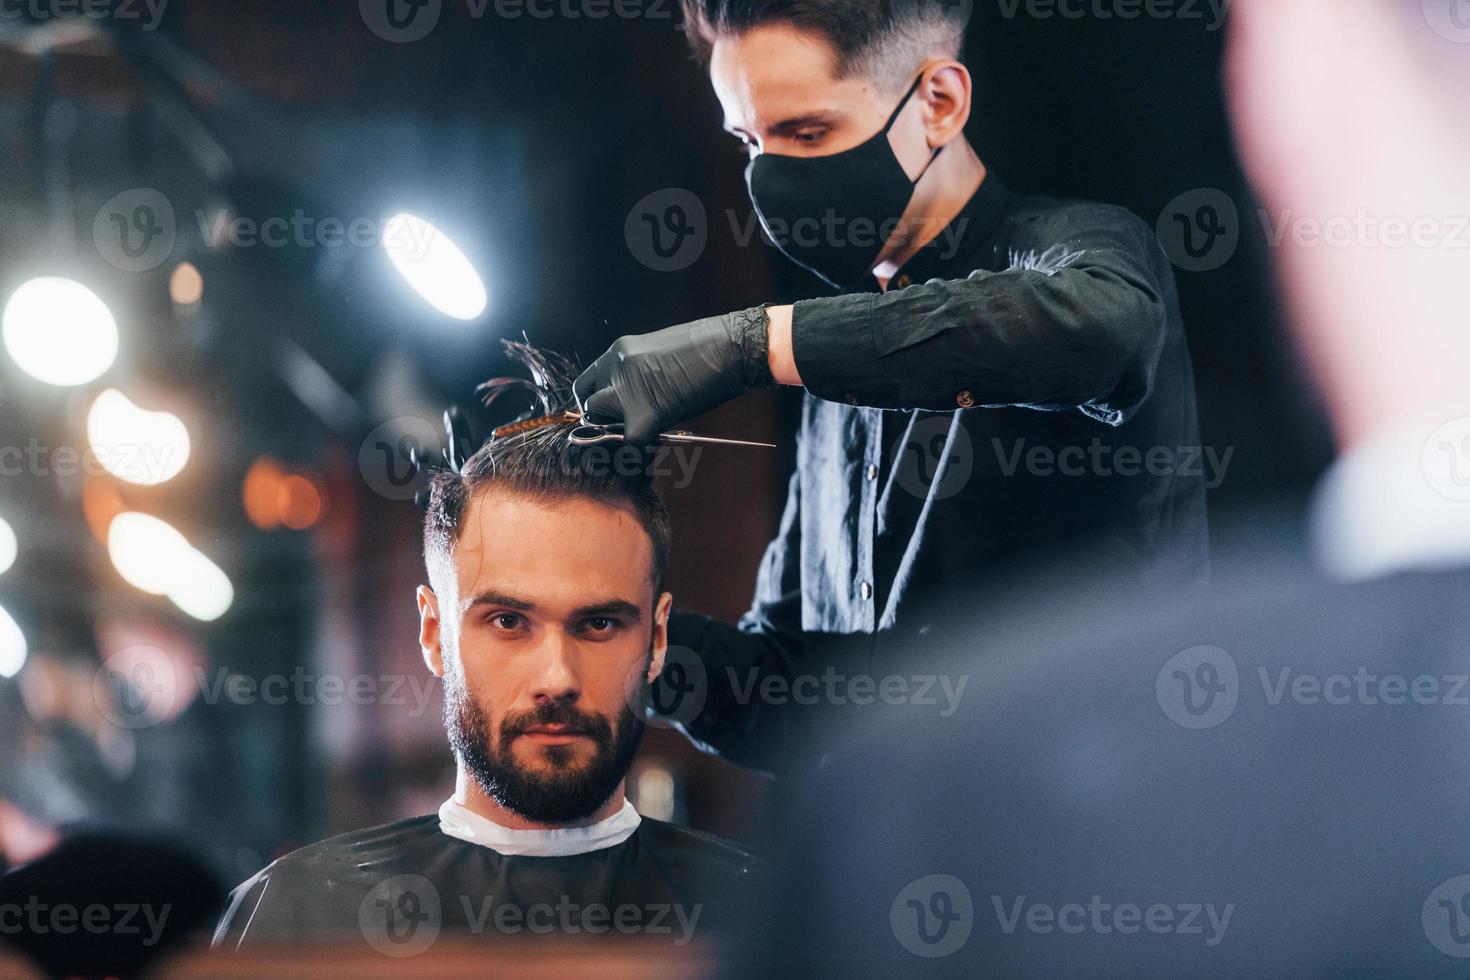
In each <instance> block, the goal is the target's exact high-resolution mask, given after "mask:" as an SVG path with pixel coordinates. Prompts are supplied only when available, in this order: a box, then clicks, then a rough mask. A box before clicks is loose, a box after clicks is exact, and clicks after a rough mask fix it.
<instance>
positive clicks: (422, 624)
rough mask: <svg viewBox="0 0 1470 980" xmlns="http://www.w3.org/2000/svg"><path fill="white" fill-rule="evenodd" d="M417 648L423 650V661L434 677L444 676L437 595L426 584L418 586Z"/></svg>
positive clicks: (440, 677) (441, 677)
mask: <svg viewBox="0 0 1470 980" xmlns="http://www.w3.org/2000/svg"><path fill="white" fill-rule="evenodd" d="M418 599H419V649H420V650H422V651H423V654H424V663H425V664H427V665H428V668H429V670H430V671H432V672H433V674H434V676H435V677H438V678H439V679H441V680H443V678H444V650H443V647H442V645H441V635H442V628H441V622H440V619H439V597H438V596H436V595H434V590H433V589H431V588H429V587H428V586H427V585H421V586H419V590H418Z"/></svg>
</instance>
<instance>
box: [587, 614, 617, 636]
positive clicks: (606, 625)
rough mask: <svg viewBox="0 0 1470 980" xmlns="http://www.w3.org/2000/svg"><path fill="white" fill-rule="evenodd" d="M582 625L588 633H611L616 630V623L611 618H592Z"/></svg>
mask: <svg viewBox="0 0 1470 980" xmlns="http://www.w3.org/2000/svg"><path fill="white" fill-rule="evenodd" d="M584 625H585V626H586V628H587V631H588V632H589V633H611V632H612V631H613V630H615V629H617V628H618V621H617V620H616V619H613V618H612V617H611V616H593V617H592V618H591V619H588V620H587V621H586V623H585V624H584Z"/></svg>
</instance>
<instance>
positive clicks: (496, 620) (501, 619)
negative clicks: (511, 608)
mask: <svg viewBox="0 0 1470 980" xmlns="http://www.w3.org/2000/svg"><path fill="white" fill-rule="evenodd" d="M525 622H526V618H525V617H524V616H522V615H521V614H520V613H512V612H502V613H496V614H494V615H493V616H491V617H490V625H491V626H493V627H495V628H496V629H500V630H518V629H520V628H521V627H522V626H524V625H525Z"/></svg>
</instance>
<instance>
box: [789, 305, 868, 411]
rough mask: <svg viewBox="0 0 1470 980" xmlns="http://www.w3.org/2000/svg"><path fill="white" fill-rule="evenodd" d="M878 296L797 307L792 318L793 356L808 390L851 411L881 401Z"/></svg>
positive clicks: (792, 313) (793, 309)
mask: <svg viewBox="0 0 1470 980" xmlns="http://www.w3.org/2000/svg"><path fill="white" fill-rule="evenodd" d="M876 300H877V294H876V293H854V294H852V295H849V296H831V297H823V298H822V299H811V300H803V301H801V302H798V303H797V304H796V305H795V306H794V307H793V308H792V312H791V353H792V357H793V358H794V359H795V361H796V370H797V373H798V374H800V375H801V381H802V384H803V385H805V386H806V390H807V391H809V392H811V393H812V394H813V395H815V396H816V397H818V398H821V399H823V400H825V401H831V402H844V403H846V404H848V405H862V404H874V403H877V402H881V401H882V395H881V392H882V390H883V377H882V372H881V371H880V370H879V364H878V353H877V347H876V346H875V344H874V343H873V304H874V302H875V301H876Z"/></svg>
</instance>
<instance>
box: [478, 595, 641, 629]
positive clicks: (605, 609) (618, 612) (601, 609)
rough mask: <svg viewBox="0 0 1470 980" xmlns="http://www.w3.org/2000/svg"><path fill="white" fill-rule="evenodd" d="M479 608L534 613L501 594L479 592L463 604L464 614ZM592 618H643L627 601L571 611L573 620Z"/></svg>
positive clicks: (533, 607)
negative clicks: (486, 607) (496, 608)
mask: <svg viewBox="0 0 1470 980" xmlns="http://www.w3.org/2000/svg"><path fill="white" fill-rule="evenodd" d="M480 606H500V607H502V608H505V609H514V610H515V611H517V612H535V611H536V604H535V603H534V602H531V601H529V600H526V599H518V598H516V597H515V596H510V595H505V594H504V593H501V592H480V593H477V594H476V595H473V596H471V597H470V598H469V599H468V600H466V602H465V604H464V608H465V612H469V611H470V610H472V609H477V608H479V607H480ZM593 616H621V617H623V618H624V619H630V620H633V621H634V622H637V621H638V620H640V619H642V618H643V610H642V609H640V608H639V607H638V605H637V604H636V603H632V602H629V601H628V600H627V599H606V600H603V601H601V602H594V603H589V604H588V605H585V606H578V607H577V608H576V609H573V610H572V618H573V619H588V618H591V617H593Z"/></svg>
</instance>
